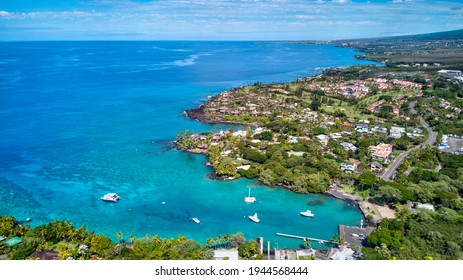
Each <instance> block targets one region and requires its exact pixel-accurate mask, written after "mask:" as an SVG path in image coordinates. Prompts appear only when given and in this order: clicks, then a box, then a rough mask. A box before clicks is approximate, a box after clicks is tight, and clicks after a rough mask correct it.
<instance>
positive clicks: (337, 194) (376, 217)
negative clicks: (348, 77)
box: [177, 42, 395, 224]
mask: <svg viewBox="0 0 463 280" xmlns="http://www.w3.org/2000/svg"><path fill="white" fill-rule="evenodd" d="M303 43H305V42H303ZM309 44H310V43H309ZM322 44H333V42H324V43H322ZM334 45H335V47H339V48H350V49H354V51H356V52H362V53H363V55H359V54H356V55H354V56H353V58H355V59H356V60H363V61H371V62H375V63H378V64H380V65H379V66H380V67H384V66H385V64H383V63H382V62H381V61H378V60H373V59H369V58H366V56H365V55H366V54H367V52H365V51H361V50H359V49H358V48H352V47H348V46H343V45H342V42H335V43H334ZM352 66H355V65H351V66H346V67H352ZM333 68H337V67H335V66H333V67H327V68H325V69H324V70H323V71H322V72H321V73H318V74H314V75H312V76H306V77H300V78H297V79H295V80H294V81H298V80H300V79H305V78H312V77H315V76H317V75H320V74H323V73H324V72H325V71H328V70H330V69H333ZM294 81H290V82H294ZM290 82H289V83H290ZM241 87H242V86H237V87H235V88H233V89H231V90H224V91H222V92H220V93H218V94H216V95H214V96H212V97H211V98H210V99H209V100H214V99H216V98H218V97H219V96H220V95H222V94H224V93H226V92H228V91H233V90H235V89H238V88H241ZM207 102H208V101H205V102H203V103H202V104H201V105H200V106H199V107H197V108H193V109H187V110H185V111H184V113H185V115H186V117H187V118H189V119H194V120H197V121H199V122H202V123H205V124H237V125H248V124H245V123H239V122H227V121H215V120H212V119H210V118H209V117H207V115H206V112H205V106H206V104H207ZM249 125H252V124H249ZM177 148H178V149H181V150H183V151H186V152H189V153H192V154H204V155H205V154H206V153H205V152H195V151H191V150H189V149H185V148H179V147H178V146H177ZM206 166H208V167H211V165H210V164H209V165H206ZM209 178H211V179H213V180H223V181H230V180H236V179H239V177H238V178H230V177H223V176H218V175H217V174H216V173H215V172H212V173H211V174H210V175H209ZM334 184H336V182H334ZM263 185H265V184H263ZM265 186H267V185H265ZM276 186H278V187H282V188H284V189H287V190H290V191H292V192H295V193H298V192H296V191H294V190H293V187H292V186H290V185H283V184H277V185H276ZM267 187H271V186H267ZM320 194H323V195H326V196H331V197H334V198H336V199H339V200H342V201H347V202H349V203H352V205H355V206H357V207H358V209H359V210H360V212H361V213H362V215H363V217H364V218H365V219H366V220H369V221H371V222H373V223H375V224H379V223H380V222H381V220H382V219H383V218H393V217H395V211H394V210H392V209H390V208H389V207H387V206H381V205H378V204H376V203H373V202H369V201H366V200H365V199H364V198H363V197H360V196H355V195H350V194H346V193H344V192H342V191H340V190H339V189H337V188H336V189H334V188H332V187H331V186H330V188H328V190H326V191H325V192H322V193H320ZM383 208H386V209H383Z"/></svg>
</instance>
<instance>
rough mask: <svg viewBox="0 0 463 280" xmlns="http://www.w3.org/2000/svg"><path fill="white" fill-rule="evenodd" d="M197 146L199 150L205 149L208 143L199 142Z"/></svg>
mask: <svg viewBox="0 0 463 280" xmlns="http://www.w3.org/2000/svg"><path fill="white" fill-rule="evenodd" d="M198 148H199V149H201V150H207V149H208V148H209V145H208V144H199V145H198Z"/></svg>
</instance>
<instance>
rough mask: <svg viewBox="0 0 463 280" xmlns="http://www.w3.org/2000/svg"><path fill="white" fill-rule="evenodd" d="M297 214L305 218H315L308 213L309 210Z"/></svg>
mask: <svg viewBox="0 0 463 280" xmlns="http://www.w3.org/2000/svg"><path fill="white" fill-rule="evenodd" d="M299 214H301V215H302V216H305V217H313V216H315V215H314V214H313V213H312V211H310V210H307V211H305V212H299Z"/></svg>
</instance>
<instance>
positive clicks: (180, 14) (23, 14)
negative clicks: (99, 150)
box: [0, 0, 463, 40]
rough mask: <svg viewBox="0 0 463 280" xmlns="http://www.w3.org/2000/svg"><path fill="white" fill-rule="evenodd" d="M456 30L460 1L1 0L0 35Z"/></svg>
mask: <svg viewBox="0 0 463 280" xmlns="http://www.w3.org/2000/svg"><path fill="white" fill-rule="evenodd" d="M455 29H463V1H462V0H442V1H432V0H369V1H367V0H199V1H186V0H119V1H110V0H0V40H332V39H346V38H367V37H383V36H393V35H408V34H418V33H429V32H437V31H446V30H455Z"/></svg>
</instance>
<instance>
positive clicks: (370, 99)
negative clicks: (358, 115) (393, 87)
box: [359, 90, 420, 106]
mask: <svg viewBox="0 0 463 280" xmlns="http://www.w3.org/2000/svg"><path fill="white" fill-rule="evenodd" d="M418 92H420V91H419V90H406V91H398V92H392V91H390V92H383V93H378V94H375V95H372V96H368V97H366V98H364V99H362V100H360V101H359V104H365V105H367V106H368V105H370V104H371V103H373V102H375V101H378V99H379V97H380V96H383V95H386V96H391V97H395V96H399V95H405V94H417V93H418Z"/></svg>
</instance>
